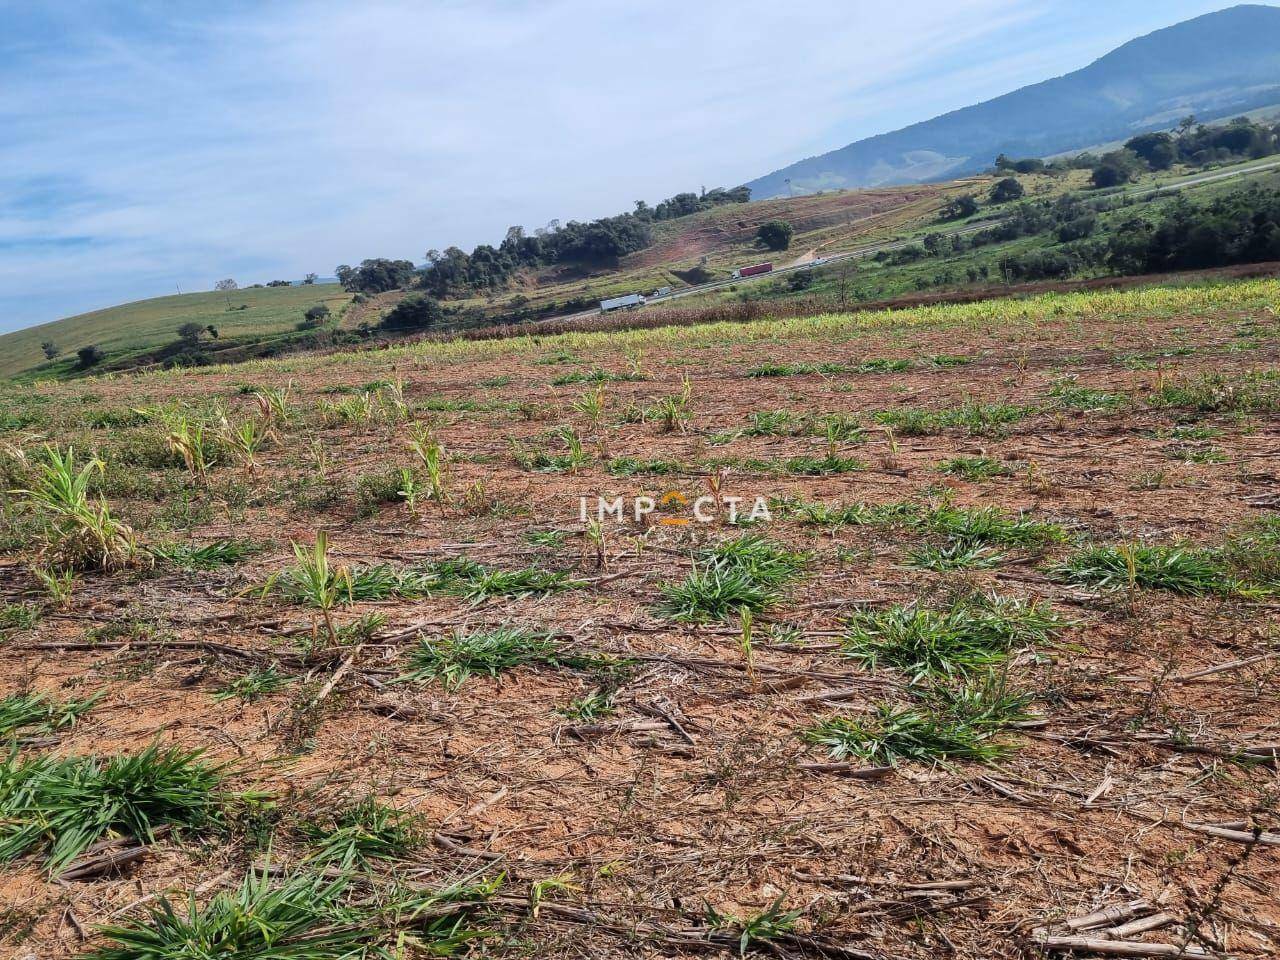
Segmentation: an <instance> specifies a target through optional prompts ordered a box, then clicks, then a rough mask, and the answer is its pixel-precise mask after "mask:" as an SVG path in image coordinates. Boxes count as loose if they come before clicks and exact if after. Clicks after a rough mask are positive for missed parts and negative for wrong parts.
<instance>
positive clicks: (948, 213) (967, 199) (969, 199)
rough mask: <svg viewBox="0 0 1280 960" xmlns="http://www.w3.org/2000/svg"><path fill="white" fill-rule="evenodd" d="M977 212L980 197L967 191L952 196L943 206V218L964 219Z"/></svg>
mask: <svg viewBox="0 0 1280 960" xmlns="http://www.w3.org/2000/svg"><path fill="white" fill-rule="evenodd" d="M977 212H978V198H977V197H975V196H973V195H972V194H969V193H966V194H964V195H962V196H959V197H952V198H951V199H950V200H948V201H947V202H946V204H945V205H944V206H943V208H942V219H943V220H963V219H964V218H965V217H972V216H973V215H974V214H975V213H977Z"/></svg>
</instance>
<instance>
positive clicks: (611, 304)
mask: <svg viewBox="0 0 1280 960" xmlns="http://www.w3.org/2000/svg"><path fill="white" fill-rule="evenodd" d="M644 303H645V299H644V294H643V293H628V294H627V295H626V296H625V297H612V298H611V299H609V300H601V301H600V312H601V313H608V312H609V311H610V310H621V309H624V308H630V307H643V306H644Z"/></svg>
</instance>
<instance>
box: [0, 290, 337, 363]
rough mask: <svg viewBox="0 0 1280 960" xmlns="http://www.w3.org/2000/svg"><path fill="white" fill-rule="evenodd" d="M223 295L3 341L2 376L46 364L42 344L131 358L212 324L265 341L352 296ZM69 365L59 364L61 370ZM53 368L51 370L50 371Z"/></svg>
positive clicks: (132, 307) (97, 314) (88, 317)
mask: <svg viewBox="0 0 1280 960" xmlns="http://www.w3.org/2000/svg"><path fill="white" fill-rule="evenodd" d="M229 299H230V303H231V306H232V307H233V308H235V307H239V306H240V305H241V304H245V305H247V306H248V309H247V310H237V309H232V310H228V309H227V302H228V297H227V295H225V294H222V293H186V294H182V295H181V296H172V297H156V298H154V299H151V300H139V301H137V302H136V303H126V304H122V305H121V306H118V307H108V308H107V309H105V310H95V311H93V312H92V313H82V314H79V315H78V316H74V317H66V318H64V319H62V320H54V321H53V322H52V323H45V324H41V325H40V326H38V327H29V328H27V329H26V330H18V331H15V332H14V333H8V334H5V335H3V336H0V377H13V376H16V375H18V374H21V373H24V372H26V371H30V370H31V369H32V368H35V367H38V366H40V365H42V364H44V363H45V359H44V354H43V353H42V352H41V350H40V344H41V343H43V342H44V341H45V340H52V341H53V342H54V343H55V344H57V345H58V347H59V348H61V350H62V354H63V357H74V355H75V352H76V350H78V349H80V348H81V347H87V346H89V345H90V344H97V345H98V346H99V347H101V348H102V349H103V350H104V351H105V352H106V353H107V355H108V357H109V358H114V357H118V356H121V355H125V354H129V353H133V352H135V351H138V350H144V349H147V348H151V347H157V346H160V345H161V344H165V343H169V342H171V341H173V340H176V339H177V330H178V327H180V326H182V324H184V323H188V322H192V321H194V322H195V323H199V324H201V325H207V324H213V325H214V326H215V327H217V328H218V332H219V334H220V335H221V336H222V337H224V338H228V337H241V336H263V335H271V334H279V333H284V332H286V331H289V330H292V329H293V328H294V326H295V325H296V324H297V323H298V321H299V320H301V319H302V315H303V313H304V312H305V311H306V310H307V308H308V307H311V306H314V305H315V304H317V303H327V304H328V305H329V309H330V310H332V311H334V312H335V313H336V312H337V311H338V309H339V308H340V307H341V306H343V305H344V304H345V303H346V302H347V301H348V300H350V299H351V296H350V294H348V293H346V292H344V291H343V290H342V288H341V287H339V286H338V285H337V284H334V283H329V284H316V285H315V286H301V287H262V288H259V289H246V290H236V291H233V292H232V293H231V294H230V298H229ZM63 365H65V364H59V365H58V366H63ZM52 370H53V368H52V367H51V371H52Z"/></svg>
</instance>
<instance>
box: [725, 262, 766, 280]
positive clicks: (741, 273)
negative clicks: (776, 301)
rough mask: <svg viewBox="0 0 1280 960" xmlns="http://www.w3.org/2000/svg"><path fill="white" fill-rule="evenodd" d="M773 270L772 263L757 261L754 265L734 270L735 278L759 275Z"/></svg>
mask: <svg viewBox="0 0 1280 960" xmlns="http://www.w3.org/2000/svg"><path fill="white" fill-rule="evenodd" d="M772 270H773V264H772V263H757V264H756V265H755V266H754V267H739V268H738V269H737V270H735V271H733V279H735V280H741V279H742V278H743V277H758V276H759V275H760V274H762V273H769V272H770V271H772Z"/></svg>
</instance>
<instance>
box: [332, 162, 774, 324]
mask: <svg viewBox="0 0 1280 960" xmlns="http://www.w3.org/2000/svg"><path fill="white" fill-rule="evenodd" d="M750 199H751V191H750V189H749V188H747V187H734V188H732V189H728V190H726V189H723V188H716V189H713V190H704V191H703V192H702V193H700V194H698V193H678V194H676V195H675V196H673V197H669V198H667V199H666V200H663V201H662V202H661V203H659V204H657V205H656V206H652V207H651V206H649V205H648V204H647V203H646V202H645V201H643V200H637V201H636V204H635V209H634V210H632V211H630V212H628V213H621V214H618V215H616V216H612V217H601V218H600V219H598V220H591V221H588V222H585V223H584V222H579V221H577V220H570V221H569V222H568V223H564V224H561V223H560V222H559V221H558V220H553V221H551V222H550V223H549V224H547V226H545V227H540V228H538V229H536V230H534V231H533V232H532V233H530V232H527V231H526V230H525V229H524V227H511V228H510V229H508V230H507V235H506V236H505V237H504V238H503V240H502V242H501V243H499V244H498V245H497V246H493V245H492V244H487V243H482V244H480V245H478V246H477V247H476V248H475V249H474V250H472V251H471V252H470V253H467V252H466V251H464V250H462V249H460V248H459V247H447V248H446V249H444V250H443V251H441V250H429V251H427V256H426V260H427V263H426V266H425V267H424V268H423V269H422V270H418V269H417V268H416V267H415V266H414V264H413V263H412V262H411V261H409V260H389V259H385V258H373V259H369V260H365V261H363V262H361V264H360V265H359V266H357V267H353V266H350V265H349V264H343V265H341V266H339V267H338V268H337V269H336V270H335V271H334V272H335V274H336V276H337V278H338V282H339V283H341V284H342V286H343V287H344V288H345V289H347V290H350V291H353V292H357V293H364V294H376V293H384V292H386V291H388V290H395V289H399V288H402V287H407V286H410V285H413V284H415V283H416V285H417V286H418V287H419V288H420V289H422V290H423V291H425V292H426V293H428V294H429V295H430V296H432V297H435V298H438V299H448V298H451V297H465V296H471V295H474V294H477V293H493V292H496V291H498V290H503V289H506V288H507V287H508V286H509V285H510V283H511V281H512V279H513V278H514V277H515V275H516V274H517V273H518V272H520V271H521V270H526V269H535V268H538V267H545V266H551V265H555V264H572V265H581V266H602V265H612V264H616V263H617V262H618V260H620V259H621V258H622V257H624V256H626V255H627V254H629V253H634V252H636V251H637V250H643V249H644V248H645V247H647V246H649V244H650V243H652V240H653V235H652V231H651V225H652V224H654V223H658V222H661V221H664V220H675V219H679V218H681V217H687V216H691V215H693V214H695V213H700V212H702V211H704V210H710V209H712V208H714V207H718V206H722V205H724V204H729V203H746V202H747V201H749V200H750Z"/></svg>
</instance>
